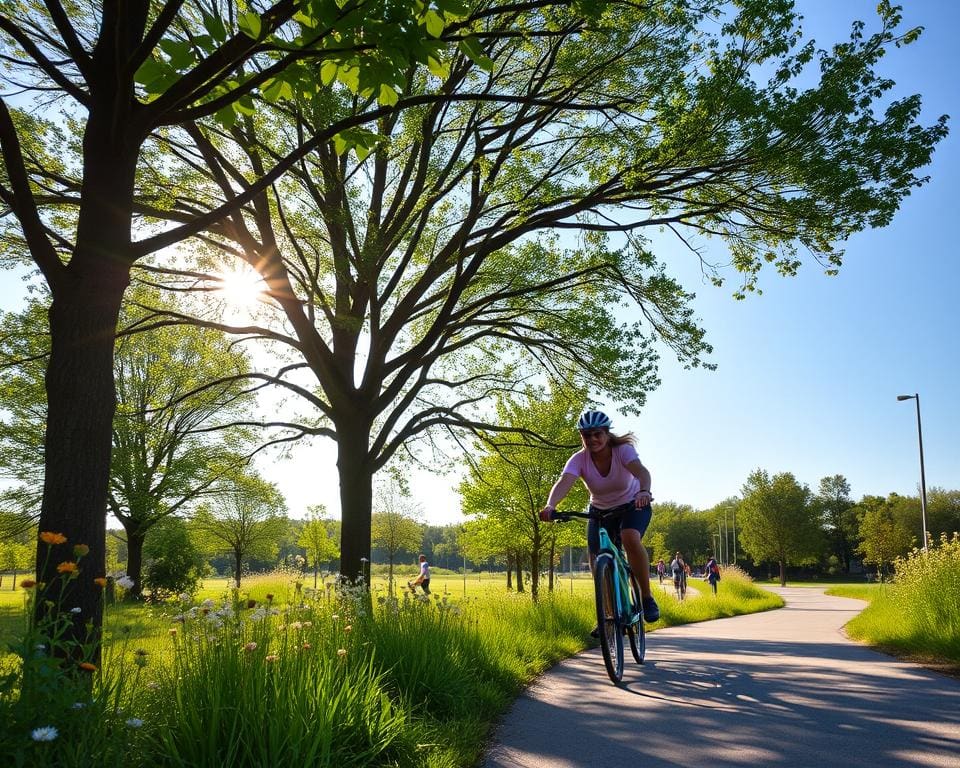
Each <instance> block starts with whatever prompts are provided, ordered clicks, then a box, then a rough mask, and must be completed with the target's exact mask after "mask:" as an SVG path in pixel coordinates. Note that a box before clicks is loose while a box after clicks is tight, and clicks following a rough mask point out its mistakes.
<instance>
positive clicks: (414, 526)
mask: <svg viewBox="0 0 960 768" xmlns="http://www.w3.org/2000/svg"><path fill="white" fill-rule="evenodd" d="M377 500H378V503H377V511H376V512H374V514H373V521H372V527H371V536H372V544H373V546H375V547H377V548H379V549H380V550H382V551H383V553H384V554H385V555H386V557H387V564H388V565H387V574H388V575H387V591H388V592H389V593H390V594H393V564H394V561H395V560H396V557H397V555H398V554H399V553H400V552H402V551H407V552H417V551H419V549H420V545H421V544H422V543H423V525H421V523H420V522H419V521H418V520H417V519H416V516H417V515H419V514H420V511H419V507H417V506H415V505H414V504H412V503H411V501H410V497H409V495H407V494H406V493H405V491H404V489H403V488H402V486H401V485H400V484H399V483H398V482H397V481H396V480H394V479H391V480H389V481H387V482H384V483H382V484H381V486H380V490H379V492H378V493H377Z"/></svg>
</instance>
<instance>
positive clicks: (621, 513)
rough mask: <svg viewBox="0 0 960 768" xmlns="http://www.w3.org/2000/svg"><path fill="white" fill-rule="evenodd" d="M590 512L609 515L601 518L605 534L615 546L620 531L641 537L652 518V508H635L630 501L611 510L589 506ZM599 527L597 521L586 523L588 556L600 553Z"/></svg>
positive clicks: (617, 542) (618, 540) (618, 541)
mask: <svg viewBox="0 0 960 768" xmlns="http://www.w3.org/2000/svg"><path fill="white" fill-rule="evenodd" d="M590 511H591V512H594V513H599V514H604V513H610V514H609V515H608V516H607V517H604V518H603V527H604V528H606V530H607V534H609V536H610V538H611V539H613V541H614V542H615V543H616V544H619V543H620V531H622V530H623V529H625V528H632V529H633V530H635V531H639V532H640V535H641V536H643V534H645V533H646V532H647V527H648V526H649V525H650V518H651V517H652V516H653V508H652V507H651V506H650V505H649V504H647V506H645V507H640V508H637V506H636V504H634V503H633V502H632V501H631V502H630V503H629V504H623V505H622V506H619V507H614V508H613V509H599V508H597V507H595V506H593V505H592V504H591V505H590ZM600 525H601V523H600V521H599V520H588V521H587V546H589V547H590V554H592V555H595V554H597V552H599V551H600Z"/></svg>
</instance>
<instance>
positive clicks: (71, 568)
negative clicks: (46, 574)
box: [57, 560, 77, 573]
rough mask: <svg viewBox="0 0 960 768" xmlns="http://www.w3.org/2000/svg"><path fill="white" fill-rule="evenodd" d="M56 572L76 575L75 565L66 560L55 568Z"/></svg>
mask: <svg viewBox="0 0 960 768" xmlns="http://www.w3.org/2000/svg"><path fill="white" fill-rule="evenodd" d="M57 572H58V573H76V572H77V564H76V563H72V562H70V561H69V560H67V561H66V562H64V563H60V565H58V566H57Z"/></svg>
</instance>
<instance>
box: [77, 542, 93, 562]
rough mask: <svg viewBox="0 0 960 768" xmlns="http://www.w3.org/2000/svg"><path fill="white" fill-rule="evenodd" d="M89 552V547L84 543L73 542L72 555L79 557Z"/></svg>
mask: <svg viewBox="0 0 960 768" xmlns="http://www.w3.org/2000/svg"><path fill="white" fill-rule="evenodd" d="M89 554H90V547H88V546H87V545H86V544H74V545H73V556H74V557H76V558H78V559H79V558H81V557H83V556H84V555H89Z"/></svg>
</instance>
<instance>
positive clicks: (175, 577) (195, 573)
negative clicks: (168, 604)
mask: <svg viewBox="0 0 960 768" xmlns="http://www.w3.org/2000/svg"><path fill="white" fill-rule="evenodd" d="M143 556H144V561H145V562H144V569H143V585H144V586H145V587H146V588H147V589H149V590H150V594H151V598H152V599H154V600H158V599H162V598H164V597H168V596H170V595H178V594H182V593H184V592H186V593H188V594H193V592H195V591H196V588H197V583H198V582H199V581H200V579H201V578H202V577H203V572H204V568H205V566H206V561H205V560H204V557H203V552H202V551H201V549H200V547H199V546H198V545H197V542H196V541H195V540H194V539H193V537H191V535H190V527H189V525H188V524H187V522H186V521H185V520H182V519H181V518H179V517H166V518H163V519H162V520H159V521H157V523H156V524H155V525H153V526H151V528H150V533H149V534H148V535H147V538H146V541H145V542H144V547H143Z"/></svg>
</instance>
